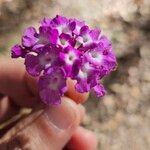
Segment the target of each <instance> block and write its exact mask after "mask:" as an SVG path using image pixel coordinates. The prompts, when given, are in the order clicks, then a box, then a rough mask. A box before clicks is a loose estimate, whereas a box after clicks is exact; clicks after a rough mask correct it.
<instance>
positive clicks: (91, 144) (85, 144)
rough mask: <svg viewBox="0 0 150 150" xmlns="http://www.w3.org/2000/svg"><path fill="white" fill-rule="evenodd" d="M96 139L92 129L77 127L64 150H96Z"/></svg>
mask: <svg viewBox="0 0 150 150" xmlns="http://www.w3.org/2000/svg"><path fill="white" fill-rule="evenodd" d="M96 148H97V139H96V136H95V135H94V133H93V132H92V131H89V130H87V129H84V128H83V127H78V128H77V129H76V130H75V131H74V133H73V136H72V138H71V140H70V141H69V142H68V144H67V146H66V147H65V149H66V150H96Z"/></svg>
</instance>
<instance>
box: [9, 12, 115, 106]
mask: <svg viewBox="0 0 150 150" xmlns="http://www.w3.org/2000/svg"><path fill="white" fill-rule="evenodd" d="M11 55H12V58H18V57H22V58H25V66H26V70H27V72H28V73H29V74H30V75H32V76H38V77H39V82H38V87H39V95H40V97H41V100H42V101H43V102H44V103H46V104H55V105H56V104H60V102H61V96H62V95H63V94H64V93H65V92H66V89H67V87H66V80H67V78H71V79H72V80H76V81H77V82H76V85H75V89H76V90H77V91H78V92H81V93H84V92H89V91H90V90H91V89H92V90H93V91H94V92H95V93H96V95H97V96H103V95H104V94H105V93H106V91H105V89H104V87H103V86H102V85H101V84H100V81H101V79H102V78H103V77H105V76H106V75H108V74H109V73H110V72H111V71H113V70H114V69H115V68H116V65H117V61H116V57H115V55H114V53H113V48H112V44H111V42H110V41H109V39H108V38H107V37H106V36H104V35H101V30H99V29H91V28H90V27H89V26H88V25H86V24H85V23H84V22H83V21H79V20H77V19H72V18H66V17H64V16H59V15H57V16H56V17H55V18H44V19H43V20H42V21H41V24H40V27H39V29H38V30H37V31H36V29H35V28H34V27H28V28H27V29H26V30H25V31H24V33H23V37H22V44H21V45H19V44H17V45H15V46H14V47H12V49H11Z"/></svg>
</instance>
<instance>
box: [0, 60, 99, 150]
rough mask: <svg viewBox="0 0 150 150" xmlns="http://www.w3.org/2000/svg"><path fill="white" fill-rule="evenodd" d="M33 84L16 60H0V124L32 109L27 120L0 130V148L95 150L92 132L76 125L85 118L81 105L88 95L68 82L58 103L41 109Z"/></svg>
mask: <svg viewBox="0 0 150 150" xmlns="http://www.w3.org/2000/svg"><path fill="white" fill-rule="evenodd" d="M36 82H37V80H36V79H35V78H32V77H31V76H29V75H28V74H27V73H26V72H25V68H24V65H23V63H22V62H21V61H20V60H10V59H6V58H0V123H2V122H5V121H6V120H8V119H10V118H11V117H12V116H14V115H15V114H17V113H18V112H19V110H20V108H22V107H29V108H32V113H31V114H29V115H28V116H27V117H25V118H23V119H21V120H19V121H17V122H15V123H13V124H10V125H9V126H8V127H7V128H4V129H3V130H0V137H1V138H0V149H3V150H9V149H11V150H12V149H21V150H43V149H44V150H61V149H62V150H96V147H97V139H96V137H95V135H94V133H93V132H92V131H89V130H87V129H84V128H83V127H81V126H80V123H81V122H82V120H83V118H84V115H85V108H84V107H83V106H82V105H81V103H83V102H85V101H86V100H87V98H88V93H86V94H80V93H78V92H76V91H75V89H74V88H73V87H74V83H73V82H72V81H71V80H68V81H67V84H68V91H67V93H66V94H65V96H64V97H62V104H61V105H60V106H45V105H43V104H42V103H41V102H40V99H39V96H38V90H37V87H36Z"/></svg>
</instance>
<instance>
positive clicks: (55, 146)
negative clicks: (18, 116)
mask: <svg viewBox="0 0 150 150" xmlns="http://www.w3.org/2000/svg"><path fill="white" fill-rule="evenodd" d="M79 122H80V111H79V109H78V106H77V104H75V102H73V101H72V100H70V99H68V98H63V99H62V104H61V105H59V106H50V107H48V108H46V109H40V110H38V111H36V112H35V113H33V114H32V115H30V116H29V117H28V118H26V119H25V120H23V121H22V122H20V123H19V124H18V125H16V126H15V127H14V128H13V129H12V130H10V131H9V132H7V134H6V135H5V136H4V137H3V138H2V139H1V141H0V149H5V148H6V147H7V148H8V149H9V148H10V149H12V148H14V149H17V148H18V149H32V150H43V149H44V150H49V149H52V150H60V149H62V148H63V147H64V145H65V144H66V143H67V141H68V140H69V139H70V138H71V136H72V134H73V131H74V130H75V129H76V128H77V126H78V125H79Z"/></svg>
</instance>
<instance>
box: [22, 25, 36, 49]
mask: <svg viewBox="0 0 150 150" xmlns="http://www.w3.org/2000/svg"><path fill="white" fill-rule="evenodd" d="M37 41H38V33H37V32H36V29H35V28H34V27H28V28H27V29H26V30H25V31H24V33H23V37H22V45H23V46H24V47H32V46H34V45H35V44H36V42H37Z"/></svg>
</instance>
